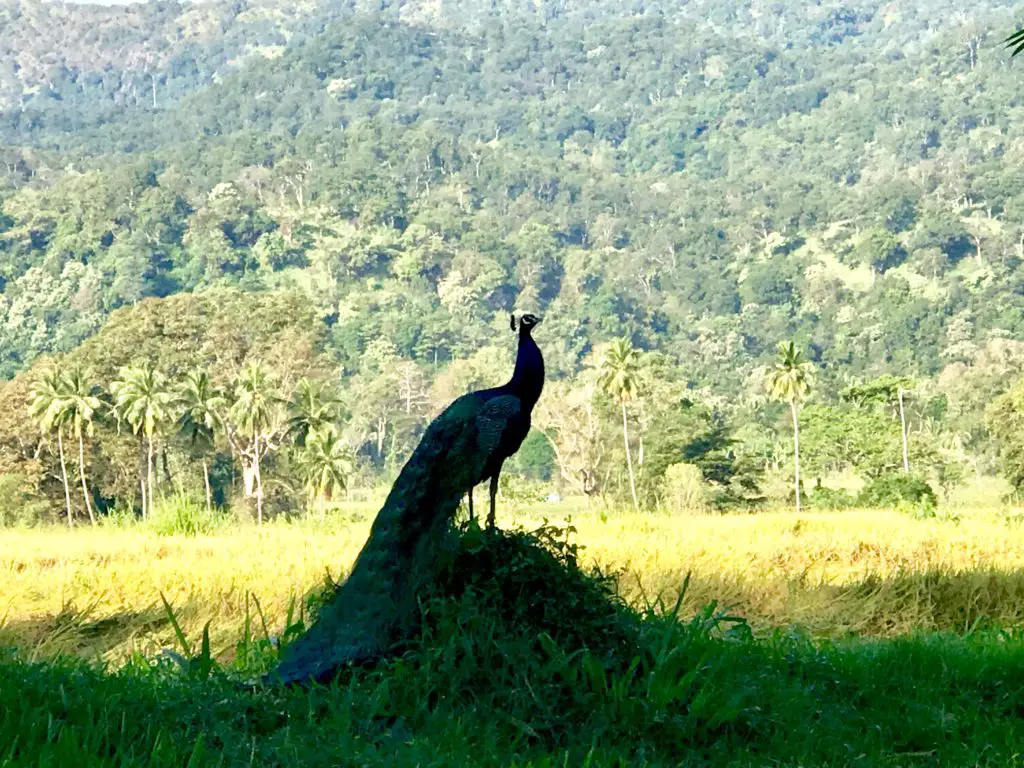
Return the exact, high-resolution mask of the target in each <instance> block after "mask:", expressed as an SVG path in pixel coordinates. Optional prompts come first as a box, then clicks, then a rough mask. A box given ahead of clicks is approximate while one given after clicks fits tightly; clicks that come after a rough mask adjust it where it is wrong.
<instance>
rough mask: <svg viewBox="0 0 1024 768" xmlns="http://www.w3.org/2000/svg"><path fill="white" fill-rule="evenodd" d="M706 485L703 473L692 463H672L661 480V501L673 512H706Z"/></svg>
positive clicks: (707, 496)
mask: <svg viewBox="0 0 1024 768" xmlns="http://www.w3.org/2000/svg"><path fill="white" fill-rule="evenodd" d="M708 501H709V494H708V487H707V483H706V482H705V481H704V473H702V472H701V471H700V468H699V467H697V466H696V465H694V464H685V463H683V464H672V465H671V466H670V467H668V468H667V469H666V470H665V477H664V479H663V480H662V503H663V504H664V505H665V509H667V510H668V511H670V512H674V513H677V514H678V513H685V512H706V511H707V509H708Z"/></svg>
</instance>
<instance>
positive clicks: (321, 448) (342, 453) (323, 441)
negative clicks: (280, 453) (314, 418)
mask: <svg viewBox="0 0 1024 768" xmlns="http://www.w3.org/2000/svg"><path fill="white" fill-rule="evenodd" d="M298 459H299V460H298V466H299V472H300V474H301V476H302V480H303V485H304V486H305V488H306V492H307V493H308V494H309V500H310V503H313V502H319V503H320V505H321V507H320V509H321V515H323V514H324V513H325V509H324V506H323V504H324V503H325V502H326V501H327V500H328V499H330V498H332V497H333V495H334V494H335V493H337V492H339V491H344V490H346V488H347V487H348V478H349V476H350V475H351V474H352V468H353V466H354V464H355V461H354V457H353V455H352V451H351V450H350V449H349V447H348V445H347V444H346V443H345V441H344V440H342V439H341V437H340V436H339V435H338V433H337V430H335V429H333V428H322V429H318V430H315V431H313V432H311V433H310V434H309V435H308V436H307V439H306V441H305V443H304V446H303V448H302V449H301V450H300V452H299V454H298Z"/></svg>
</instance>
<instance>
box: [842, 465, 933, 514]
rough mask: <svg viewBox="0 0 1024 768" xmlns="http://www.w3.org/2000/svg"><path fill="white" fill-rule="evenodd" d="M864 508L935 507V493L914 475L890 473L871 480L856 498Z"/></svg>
mask: <svg viewBox="0 0 1024 768" xmlns="http://www.w3.org/2000/svg"><path fill="white" fill-rule="evenodd" d="M857 502H858V503H859V504H861V505H863V506H865V507H898V506H900V505H901V504H906V503H909V504H913V505H923V506H924V507H933V508H934V507H935V504H936V502H937V498H936V496H935V491H934V490H932V487H931V486H930V485H928V483H927V482H926V481H925V480H922V479H921V478H920V477H916V476H914V475H905V474H902V473H890V474H887V475H882V476H881V477H877V478H875V479H874V480H872V481H871V482H870V483H869V484H868V485H867V486H865V487H864V489H863V490H862V491H861V492H860V495H859V496H858V497H857Z"/></svg>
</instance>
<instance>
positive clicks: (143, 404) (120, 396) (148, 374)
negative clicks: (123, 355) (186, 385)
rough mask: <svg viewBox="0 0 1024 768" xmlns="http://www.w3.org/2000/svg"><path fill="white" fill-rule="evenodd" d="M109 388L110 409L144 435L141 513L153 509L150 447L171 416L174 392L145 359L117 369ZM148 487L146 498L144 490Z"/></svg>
mask: <svg viewBox="0 0 1024 768" xmlns="http://www.w3.org/2000/svg"><path fill="white" fill-rule="evenodd" d="M110 391H111V393H112V394H113V396H114V413H115V415H116V416H117V418H118V420H119V421H124V422H127V424H128V425H129V426H130V427H131V430H132V432H134V433H135V434H137V435H142V436H144V437H145V439H146V479H145V480H144V481H142V483H141V484H142V487H143V495H142V496H143V498H142V516H143V517H144V518H145V517H146V514H147V511H148V513H149V514H152V513H153V451H154V444H155V442H156V438H157V435H158V434H159V433H160V430H161V429H162V428H163V426H164V425H165V424H166V423H167V422H169V421H170V420H171V411H172V407H173V403H174V396H173V395H172V393H171V391H170V389H169V388H168V385H167V379H166V378H165V377H164V375H163V374H162V373H160V371H158V370H157V368H156V365H155V364H154V363H153V362H151V361H147V362H145V363H143V364H142V365H134V366H131V367H128V368H125V369H123V370H122V371H121V377H120V379H118V380H117V381H115V382H114V383H113V384H112V385H111V387H110ZM147 489H148V499H147V497H146V490H147Z"/></svg>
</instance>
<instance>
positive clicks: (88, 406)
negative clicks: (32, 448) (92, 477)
mask: <svg viewBox="0 0 1024 768" xmlns="http://www.w3.org/2000/svg"><path fill="white" fill-rule="evenodd" d="M64 385H65V387H64V399H65V403H66V409H67V416H68V422H69V425H70V428H71V433H72V434H73V435H74V436H75V438H76V439H77V440H78V474H79V476H80V477H81V478H82V498H84V499H85V510H86V512H88V513H89V520H90V522H92V524H93V525H96V516H95V515H94V514H93V512H92V500H91V498H90V496H89V485H88V482H87V480H86V475H85V437H86V435H88V436H90V437H91V436H92V433H93V419H94V418H95V416H96V413H97V411H99V409H100V406H101V405H102V403H101V402H100V399H99V397H97V396H96V387H95V385H93V384H92V382H90V381H89V377H88V375H87V374H86V373H85V371H83V370H82V369H81V368H77V367H76V368H72V369H71V370H70V371H68V372H67V374H66V375H65V376H64Z"/></svg>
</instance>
